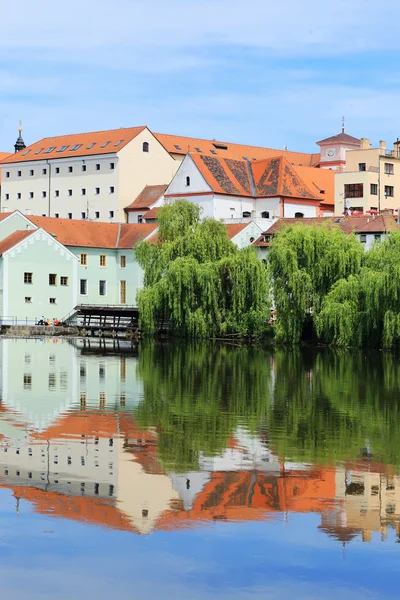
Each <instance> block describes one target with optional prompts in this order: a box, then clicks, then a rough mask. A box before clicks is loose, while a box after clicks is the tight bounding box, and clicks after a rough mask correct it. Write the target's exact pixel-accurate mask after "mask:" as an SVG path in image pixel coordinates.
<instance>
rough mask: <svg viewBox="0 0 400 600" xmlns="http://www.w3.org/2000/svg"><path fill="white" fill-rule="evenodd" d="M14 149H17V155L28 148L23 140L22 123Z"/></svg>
mask: <svg viewBox="0 0 400 600" xmlns="http://www.w3.org/2000/svg"><path fill="white" fill-rule="evenodd" d="M14 148H15V153H17V152H19V151H20V150H23V149H24V148H26V145H25V142H24V140H23V139H22V121H20V122H19V127H18V138H17V141H16V142H15V144H14Z"/></svg>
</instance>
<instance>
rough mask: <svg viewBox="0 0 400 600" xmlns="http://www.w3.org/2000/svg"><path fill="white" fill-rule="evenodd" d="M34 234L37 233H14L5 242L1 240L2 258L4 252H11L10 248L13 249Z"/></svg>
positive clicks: (0, 250) (0, 252)
mask: <svg viewBox="0 0 400 600" xmlns="http://www.w3.org/2000/svg"><path fill="white" fill-rule="evenodd" d="M32 233H35V231H32V230H30V231H25V230H24V231H14V233H12V234H11V235H9V236H8V237H6V238H5V239H4V240H1V242H0V256H1V255H3V254H4V252H6V251H7V250H10V248H13V247H14V246H15V245H16V244H18V243H19V242H22V240H24V239H25V238H27V237H29V236H30V235H32Z"/></svg>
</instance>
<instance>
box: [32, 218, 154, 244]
mask: <svg viewBox="0 0 400 600" xmlns="http://www.w3.org/2000/svg"><path fill="white" fill-rule="evenodd" d="M27 218H29V220H30V221H31V222H32V223H33V224H34V225H36V226H37V227H41V228H42V229H44V230H45V231H47V232H48V233H50V234H51V235H53V236H54V237H55V238H56V239H57V241H59V242H60V243H61V244H63V245H64V246H81V247H86V248H121V249H122V248H133V247H134V246H135V245H136V244H137V243H138V242H139V241H140V240H143V239H145V238H146V237H147V236H149V235H150V234H151V233H153V231H155V229H156V227H157V225H156V224H154V223H137V224H136V223H122V224H118V223H101V222H98V221H79V220H76V219H53V218H51V217H35V216H29V217H27Z"/></svg>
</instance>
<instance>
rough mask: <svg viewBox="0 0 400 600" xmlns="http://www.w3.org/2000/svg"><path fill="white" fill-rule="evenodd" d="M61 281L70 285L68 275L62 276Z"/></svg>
mask: <svg viewBox="0 0 400 600" xmlns="http://www.w3.org/2000/svg"><path fill="white" fill-rule="evenodd" d="M60 283H61V285H68V277H65V276H64V275H63V276H62V277H60Z"/></svg>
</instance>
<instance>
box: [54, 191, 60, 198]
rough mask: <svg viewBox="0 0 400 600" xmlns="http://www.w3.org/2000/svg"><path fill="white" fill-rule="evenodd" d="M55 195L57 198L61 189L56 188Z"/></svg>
mask: <svg viewBox="0 0 400 600" xmlns="http://www.w3.org/2000/svg"><path fill="white" fill-rule="evenodd" d="M54 195H55V197H56V198H58V196H59V195H60V190H54Z"/></svg>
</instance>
